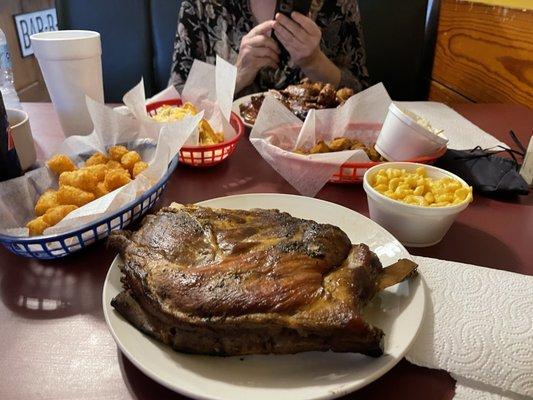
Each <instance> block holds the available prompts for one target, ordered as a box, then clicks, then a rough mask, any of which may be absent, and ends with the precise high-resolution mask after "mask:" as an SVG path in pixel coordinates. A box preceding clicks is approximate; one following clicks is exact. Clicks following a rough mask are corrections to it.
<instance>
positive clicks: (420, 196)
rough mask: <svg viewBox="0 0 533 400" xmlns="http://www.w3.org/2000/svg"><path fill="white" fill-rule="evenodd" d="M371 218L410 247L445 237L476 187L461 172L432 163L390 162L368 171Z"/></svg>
mask: <svg viewBox="0 0 533 400" xmlns="http://www.w3.org/2000/svg"><path fill="white" fill-rule="evenodd" d="M363 188H364V190H365V192H366V194H367V200H368V209H369V212H370V218H371V219H372V220H374V221H375V222H377V223H378V224H380V225H381V226H382V227H384V228H385V229H387V230H388V231H389V232H390V233H392V234H393V235H394V236H395V237H396V238H397V239H398V240H399V241H400V242H402V243H403V244H404V245H406V246H410V247H427V246H432V245H434V244H437V243H438V242H440V241H441V240H442V238H443V237H444V235H445V234H446V232H448V230H449V229H450V227H451V225H452V224H453V222H454V221H455V219H456V218H457V216H458V215H459V213H461V212H462V211H463V210H464V209H465V208H467V207H468V204H470V202H471V201H472V199H473V198H472V188H471V187H470V186H468V184H467V183H466V182H465V181H464V180H463V179H461V178H459V177H458V176H457V175H454V174H452V173H451V172H448V171H445V170H443V169H441V168H437V167H433V166H431V165H425V164H418V163H410V162H389V163H383V164H380V165H376V166H374V167H372V168H370V169H368V171H367V172H366V173H365V175H364V177H363Z"/></svg>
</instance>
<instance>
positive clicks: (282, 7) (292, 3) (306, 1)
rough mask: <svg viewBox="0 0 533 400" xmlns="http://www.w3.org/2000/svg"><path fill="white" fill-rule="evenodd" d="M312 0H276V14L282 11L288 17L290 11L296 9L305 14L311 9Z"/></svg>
mask: <svg viewBox="0 0 533 400" xmlns="http://www.w3.org/2000/svg"><path fill="white" fill-rule="evenodd" d="M312 1H313V0H278V1H277V4H276V14H277V13H282V14H285V15H286V16H287V17H289V18H290V17H291V13H292V12H293V11H296V12H299V13H300V14H303V15H305V16H307V14H309V10H310V9H311V3H312Z"/></svg>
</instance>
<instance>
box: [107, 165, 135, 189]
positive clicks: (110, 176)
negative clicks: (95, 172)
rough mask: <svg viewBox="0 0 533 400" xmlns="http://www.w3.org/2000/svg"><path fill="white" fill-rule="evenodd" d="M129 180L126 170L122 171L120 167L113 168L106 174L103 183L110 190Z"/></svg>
mask: <svg viewBox="0 0 533 400" xmlns="http://www.w3.org/2000/svg"><path fill="white" fill-rule="evenodd" d="M130 181H131V178H130V175H129V173H128V172H127V171H125V172H123V171H121V170H120V169H113V170H111V171H109V172H108V173H107V174H106V176H105V180H104V184H105V187H106V189H107V190H108V191H110V192H112V191H113V190H115V189H118V188H119V187H121V186H124V185H125V184H127V183H129V182H130Z"/></svg>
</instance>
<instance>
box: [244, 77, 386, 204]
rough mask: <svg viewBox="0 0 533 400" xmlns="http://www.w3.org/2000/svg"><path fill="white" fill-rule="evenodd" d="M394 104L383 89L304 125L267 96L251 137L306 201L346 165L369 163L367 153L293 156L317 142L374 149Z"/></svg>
mask: <svg viewBox="0 0 533 400" xmlns="http://www.w3.org/2000/svg"><path fill="white" fill-rule="evenodd" d="M390 103H391V99H390V97H389V95H388V93H387V91H386V90H385V87H384V86H383V84H381V83H380V84H377V85H374V86H372V87H370V88H368V89H366V90H364V91H363V92H360V93H357V94H356V95H354V96H352V97H351V98H350V99H349V100H348V101H347V102H346V103H345V104H344V105H342V106H341V107H338V108H334V109H325V110H311V111H310V112H309V114H308V115H307V118H306V120H305V122H303V123H302V121H301V120H300V119H298V117H296V116H295V115H294V114H293V113H292V112H291V111H289V110H288V109H287V108H286V107H285V106H283V104H281V103H280V102H279V101H277V100H276V99H275V98H274V97H272V96H271V95H269V94H267V95H266V96H265V100H264V101H263V105H262V106H261V110H260V111H259V115H258V116H257V119H256V122H255V124H254V127H253V129H252V132H251V134H250V141H251V142H252V144H253V145H254V147H255V148H256V149H257V151H258V152H259V154H261V156H262V157H263V158H264V159H265V160H266V161H267V162H268V163H269V164H270V165H271V166H272V168H274V169H275V170H276V171H277V172H278V173H279V174H280V175H281V176H283V178H285V179H286V180H287V181H288V182H289V183H290V184H291V185H292V186H294V188H296V190H298V191H299V192H300V193H301V194H303V195H305V196H315V195H316V194H317V193H318V192H319V191H320V189H321V188H322V187H323V186H324V185H325V184H326V183H327V182H328V181H329V179H330V178H331V177H332V175H333V174H334V173H335V172H336V171H338V170H339V168H340V166H341V165H342V164H344V163H345V162H347V161H350V162H354V163H357V162H361V163H364V162H370V160H369V158H368V156H367V155H366V153H365V152H364V151H363V150H347V151H340V152H334V153H324V154H311V155H301V154H295V153H293V152H292V151H293V150H296V149H298V148H302V147H303V148H310V147H312V146H313V145H314V144H315V143H316V141H317V140H325V141H330V140H333V139H334V138H336V137H341V136H344V137H349V138H352V139H357V140H359V141H361V142H362V143H364V144H365V145H373V144H374V143H375V141H376V139H377V135H378V134H379V129H380V127H381V124H382V123H383V121H384V119H385V117H386V115H387V111H388V107H389V104H390Z"/></svg>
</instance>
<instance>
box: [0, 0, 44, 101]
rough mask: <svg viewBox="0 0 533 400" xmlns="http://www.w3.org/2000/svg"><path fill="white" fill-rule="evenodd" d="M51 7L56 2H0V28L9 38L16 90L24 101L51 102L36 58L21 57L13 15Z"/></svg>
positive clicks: (41, 0) (7, 0)
mask: <svg viewBox="0 0 533 400" xmlns="http://www.w3.org/2000/svg"><path fill="white" fill-rule="evenodd" d="M51 7H54V0H0V27H2V30H3V31H4V33H5V34H6V37H7V42H8V46H9V51H10V53H11V61H12V63H13V73H14V77H15V88H16V89H17V92H18V94H19V97H20V99H21V100H22V101H50V98H49V96H48V93H47V91H46V86H45V84H44V81H43V78H42V75H41V70H40V69H39V65H38V63H37V60H36V59H35V57H34V56H33V55H32V56H29V57H26V58H22V57H21V54H20V49H19V44H18V39H17V33H16V28H15V22H14V20H13V15H14V14H20V13H25V12H31V11H38V10H43V9H46V8H51Z"/></svg>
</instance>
